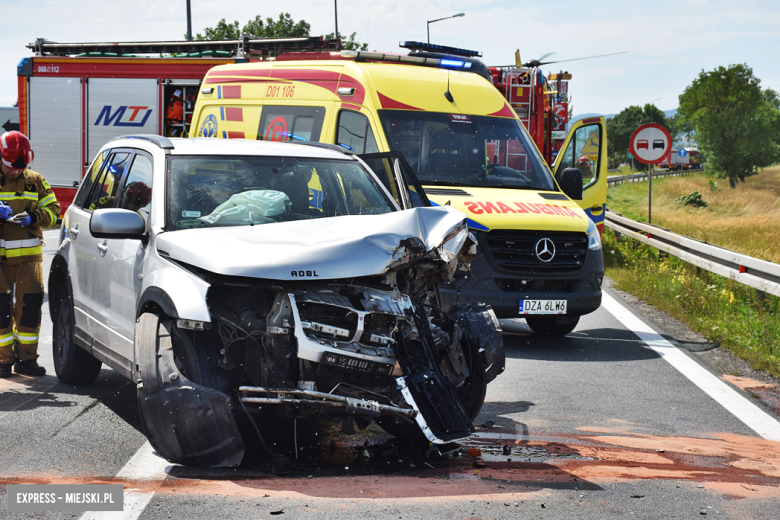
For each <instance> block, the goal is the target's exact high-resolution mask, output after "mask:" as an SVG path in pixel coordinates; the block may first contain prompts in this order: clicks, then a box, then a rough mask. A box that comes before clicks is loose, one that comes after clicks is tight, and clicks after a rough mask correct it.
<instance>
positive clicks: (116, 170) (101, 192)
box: [84, 152, 130, 210]
mask: <svg viewBox="0 0 780 520" xmlns="http://www.w3.org/2000/svg"><path fill="white" fill-rule="evenodd" d="M129 159H130V153H128V152H117V153H115V154H113V155H112V156H111V157H109V159H108V163H107V166H106V167H105V168H103V171H102V172H101V173H100V176H99V181H98V183H97V184H96V185H95V187H94V188H93V190H92V193H91V194H90V197H89V200H88V202H87V204H86V205H85V206H84V207H85V208H86V209H89V210H95V209H103V208H114V207H116V196H117V192H118V190H119V184H120V183H121V182H122V176H123V175H124V173H125V170H126V169H127V164H128V160H129Z"/></svg>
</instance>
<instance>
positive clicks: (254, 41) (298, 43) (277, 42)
mask: <svg viewBox="0 0 780 520" xmlns="http://www.w3.org/2000/svg"><path fill="white" fill-rule="evenodd" d="M27 48H28V49H32V50H34V51H35V54H36V56H71V55H74V54H84V53H88V52H111V53H117V54H160V53H167V54H185V53H191V52H204V51H228V52H231V53H232V55H233V56H235V57H237V58H244V59H246V58H249V56H250V54H260V55H262V56H268V55H270V53H272V52H282V51H295V50H298V51H303V50H334V51H337V50H339V49H341V40H340V39H339V38H332V39H325V38H324V37H322V36H305V37H301V38H258V37H256V36H252V35H251V34H242V35H241V37H240V38H239V39H238V40H197V41H167V42H94V43H57V42H52V41H49V40H46V39H44V38H38V39H36V40H35V43H29V44H27Z"/></svg>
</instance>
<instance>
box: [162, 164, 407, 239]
mask: <svg viewBox="0 0 780 520" xmlns="http://www.w3.org/2000/svg"><path fill="white" fill-rule="evenodd" d="M393 209H394V208H393V207H392V204H391V203H390V201H389V200H388V199H387V197H386V196H385V194H384V193H383V192H382V190H381V189H380V188H379V185H378V184H377V183H376V182H375V181H374V179H373V178H372V177H371V176H370V175H369V174H368V172H367V171H366V170H364V169H363V168H362V167H361V165H360V164H359V163H357V162H355V161H341V160H323V159H316V160H313V159H305V158H297V159H296V158H290V157H217V156H214V157H208V156H197V157H177V158H174V159H172V160H171V198H170V214H169V217H170V218H169V222H170V224H171V226H170V227H172V228H173V229H187V228H197V227H206V226H208V227H217V226H244V225H255V224H267V223H270V222H284V221H292V220H304V219H314V218H324V217H335V216H340V215H378V214H381V213H388V212H390V211H393Z"/></svg>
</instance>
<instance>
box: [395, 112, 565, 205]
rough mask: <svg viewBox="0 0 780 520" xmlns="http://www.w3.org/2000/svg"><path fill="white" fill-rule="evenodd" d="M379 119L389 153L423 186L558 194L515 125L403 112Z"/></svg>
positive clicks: (512, 121)
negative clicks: (405, 164) (403, 161)
mask: <svg viewBox="0 0 780 520" xmlns="http://www.w3.org/2000/svg"><path fill="white" fill-rule="evenodd" d="M379 117H380V119H381V120H382V126H383V128H384V131H385V135H386V136H387V141H388V144H389V145H390V148H391V149H392V150H397V151H399V152H401V153H402V154H403V155H404V157H405V158H406V160H407V161H408V162H409V164H410V165H411V166H412V169H413V170H414V173H415V174H416V175H417V178H418V179H420V182H421V183H423V184H434V185H444V186H483V187H495V188H517V189H532V190H546V191H556V190H557V188H556V187H555V183H554V182H553V179H552V175H551V174H550V171H549V169H548V168H547V167H546V166H545V165H544V163H543V159H542V157H541V156H540V155H539V152H538V151H537V150H536V147H535V146H534V145H533V143H532V142H531V139H530V137H529V136H528V133H527V132H526V131H525V130H524V129H523V128H521V125H522V123H520V121H518V120H516V119H509V118H504V117H490V116H473V115H465V114H443V113H437V112H416V111H407V110H380V111H379Z"/></svg>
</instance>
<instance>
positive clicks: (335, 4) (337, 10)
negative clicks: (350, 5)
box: [333, 0, 339, 38]
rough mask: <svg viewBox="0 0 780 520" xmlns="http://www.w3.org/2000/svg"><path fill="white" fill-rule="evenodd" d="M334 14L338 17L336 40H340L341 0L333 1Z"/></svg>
mask: <svg viewBox="0 0 780 520" xmlns="http://www.w3.org/2000/svg"><path fill="white" fill-rule="evenodd" d="M333 13H334V14H335V16H336V38H339V0H333Z"/></svg>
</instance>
